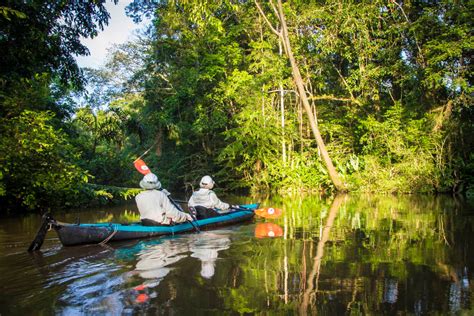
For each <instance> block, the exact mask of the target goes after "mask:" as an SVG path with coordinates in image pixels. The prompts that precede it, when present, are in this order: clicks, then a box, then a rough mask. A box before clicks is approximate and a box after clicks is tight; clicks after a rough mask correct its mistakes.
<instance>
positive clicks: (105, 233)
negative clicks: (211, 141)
mask: <svg viewBox="0 0 474 316" xmlns="http://www.w3.org/2000/svg"><path fill="white" fill-rule="evenodd" d="M257 207H258V204H246V205H240V207H239V208H238V209H234V210H232V211H230V212H228V213H224V214H222V215H219V216H216V217H210V218H205V219H199V220H196V221H193V222H186V223H181V224H175V225H162V226H143V225H142V224H140V223H129V224H123V223H91V224H86V223H84V224H68V223H61V222H57V221H55V220H54V219H52V218H51V217H49V219H48V221H49V224H50V225H51V226H52V228H54V229H55V231H56V232H57V234H58V236H59V240H60V241H61V243H62V244H63V245H64V246H74V245H81V244H100V243H106V242H112V241H121V240H129V239H139V238H149V237H157V236H164V235H175V234H182V233H188V232H192V231H195V230H209V229H213V228H216V227H221V226H227V225H233V224H236V223H240V222H244V221H248V220H251V219H252V218H253V217H254V215H255V213H254V210H255V209H256V208H257ZM39 247H41V245H39ZM39 247H38V248H37V249H39ZM37 249H33V250H37Z"/></svg>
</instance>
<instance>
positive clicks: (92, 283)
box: [0, 195, 474, 315]
mask: <svg viewBox="0 0 474 316" xmlns="http://www.w3.org/2000/svg"><path fill="white" fill-rule="evenodd" d="M242 199H243V198H242ZM262 205H265V206H275V207H280V208H282V209H284V210H285V211H284V214H283V215H282V216H281V217H280V218H277V219H262V218H256V219H255V221H254V222H253V223H246V224H240V225H235V226H232V227H228V228H225V229H220V230H215V231H207V232H201V233H200V234H195V233H191V234H185V235H179V236H174V237H166V238H155V239H149V240H138V241H130V242H120V243H110V244H107V245H105V246H98V245H89V246H77V247H62V246H61V244H60V243H59V241H58V238H57V236H56V235H55V234H54V232H49V233H48V234H47V237H46V241H45V244H44V245H43V248H42V251H41V252H35V253H32V254H29V253H27V252H26V251H25V250H26V248H27V247H28V244H29V243H30V242H31V239H32V238H33V236H34V234H35V232H36V230H37V227H38V225H39V218H36V217H35V216H31V217H25V218H9V219H5V220H3V221H2V222H1V223H0V288H1V290H2V294H3V295H2V296H0V314H2V315H24V314H84V313H87V314H101V315H103V314H107V315H122V314H137V313H138V314H140V313H146V314H178V315H187V314H196V313H198V314H206V315H207V314H219V315H220V314H255V313H257V314H261V313H264V314H267V313H268V314H275V313H276V314H300V315H307V314H321V315H345V314H346V315H352V314H389V315H390V314H392V315H397V314H415V315H421V314H449V313H453V314H462V313H465V314H469V313H472V312H473V308H474V307H473V301H472V297H473V295H474V291H473V290H474V288H473V287H474V280H473V273H472V271H473V269H474V234H473V233H474V213H473V211H472V210H473V208H472V206H470V205H468V204H466V203H464V202H463V201H462V200H456V199H453V198H451V197H443V196H439V197H433V196H371V195H350V196H349V195H341V196H336V197H335V198H333V199H323V198H321V197H319V196H293V197H286V198H283V197H273V198H268V199H264V200H262ZM125 209H127V210H128V212H130V208H129V207H128V208H117V209H116V210H112V209H102V210H98V211H94V212H90V211H84V212H75V213H73V214H55V217H56V218H57V219H58V220H61V221H69V222H71V221H74V220H75V218H77V217H80V218H81V221H82V222H94V221H98V220H106V219H110V218H122V217H121V216H122V215H123V213H124V211H125Z"/></svg>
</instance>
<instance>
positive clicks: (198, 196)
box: [188, 176, 230, 211]
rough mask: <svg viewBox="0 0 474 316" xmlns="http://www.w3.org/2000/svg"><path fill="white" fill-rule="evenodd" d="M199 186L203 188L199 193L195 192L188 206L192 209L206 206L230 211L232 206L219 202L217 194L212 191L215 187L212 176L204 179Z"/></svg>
mask: <svg viewBox="0 0 474 316" xmlns="http://www.w3.org/2000/svg"><path fill="white" fill-rule="evenodd" d="M199 186H200V187H201V188H200V189H199V190H198V191H195V192H193V194H192V195H191V198H190V199H189V202H188V205H189V206H190V207H195V206H204V207H207V208H212V209H219V210H222V211H226V210H228V209H229V207H230V205H229V204H227V203H224V202H222V201H221V200H219V198H218V197H217V195H216V193H215V192H214V191H212V188H213V187H214V181H213V180H212V178H211V177H210V176H204V177H202V179H201V182H200V183H199Z"/></svg>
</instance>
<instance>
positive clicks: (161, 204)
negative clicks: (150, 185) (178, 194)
mask: <svg viewBox="0 0 474 316" xmlns="http://www.w3.org/2000/svg"><path fill="white" fill-rule="evenodd" d="M135 201H136V202H137V207H138V211H139V212H140V218H141V219H145V218H147V219H151V220H154V221H155V222H158V223H160V224H164V225H169V224H170V223H171V221H173V222H175V223H182V222H185V221H186V213H184V212H181V211H179V210H178V209H177V208H176V207H175V206H174V205H173V204H172V203H171V202H170V200H169V199H168V197H167V196H166V194H164V193H163V192H161V191H158V190H146V191H142V192H140V193H139V194H138V195H137V196H136V197H135Z"/></svg>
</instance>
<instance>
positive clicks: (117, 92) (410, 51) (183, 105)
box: [0, 0, 474, 208]
mask: <svg viewBox="0 0 474 316" xmlns="http://www.w3.org/2000/svg"><path fill="white" fill-rule="evenodd" d="M272 3H274V4H276V1H274V2H267V1H262V2H261V3H260V6H262V9H263V12H264V13H265V15H262V14H260V13H259V11H258V10H257V6H256V3H255V2H253V1H239V2H235V1H229V0H221V1H206V2H202V1H143V0H135V1H133V2H132V3H131V4H130V5H129V6H128V7H127V13H128V14H129V16H130V17H132V18H134V19H135V20H137V21H139V20H141V19H142V18H143V17H145V16H146V17H148V18H151V20H152V23H151V25H150V27H149V29H148V31H147V32H145V33H144V34H142V35H141V36H140V37H139V38H138V39H137V40H135V41H132V42H129V43H126V44H123V45H120V46H117V47H115V48H114V49H113V50H112V52H111V54H110V56H109V60H108V62H107V64H106V65H105V66H104V67H102V68H101V69H89V70H86V71H85V72H82V71H80V70H79V69H78V68H77V65H76V63H75V61H74V59H73V56H74V55H81V54H86V53H87V49H86V48H85V47H84V46H82V45H81V44H80V42H79V36H84V37H92V36H94V35H96V34H97V32H98V31H99V30H100V28H101V27H102V26H103V25H104V24H105V23H107V20H108V14H107V12H106V11H105V8H104V3H103V1H96V2H93V3H91V4H85V3H83V2H76V1H72V2H71V4H70V5H66V4H65V3H64V2H54V1H53V2H51V1H48V2H46V1H33V2H27V3H23V2H18V1H10V2H7V3H6V4H5V5H3V6H2V7H0V9H1V10H0V26H1V27H0V29H1V33H0V54H1V56H2V59H1V67H0V69H1V70H0V88H1V91H0V114H1V117H0V118H1V120H2V125H1V129H2V133H1V136H0V137H1V142H0V146H1V148H0V151H1V153H2V155H1V157H0V162H1V163H0V172H1V173H0V196H1V198H2V200H5V201H7V202H8V203H7V204H8V205H19V204H22V205H23V206H25V207H27V208H36V207H43V206H45V205H50V204H49V203H48V202H46V201H48V200H49V198H48V196H49V195H48V194H50V195H51V196H55V197H57V196H58V195H59V198H55V200H56V201H57V202H58V203H59V204H63V205H64V203H65V202H66V201H68V202H69V203H72V204H74V205H77V204H78V203H80V201H81V200H87V199H90V198H91V196H90V192H95V191H94V190H95V189H93V188H92V189H91V185H90V184H88V183H89V182H91V183H94V184H98V185H106V186H107V185H112V186H122V187H127V186H128V187H136V183H137V182H138V178H139V175H138V174H137V173H136V172H134V171H133V169H132V165H131V161H133V159H134V158H136V157H137V156H138V155H139V154H140V153H142V152H143V151H145V150H146V149H147V148H149V147H150V146H152V145H154V147H153V151H152V152H151V153H150V154H148V156H146V158H145V160H146V162H147V164H148V165H149V166H150V167H151V168H152V169H153V170H154V172H156V173H157V174H158V175H159V177H160V179H161V180H162V182H163V184H164V185H165V186H173V189H179V190H181V191H182V190H183V187H185V188H186V189H189V188H190V187H192V186H193V185H196V183H197V181H198V179H199V178H200V177H201V176H202V175H204V174H211V175H213V176H214V177H215V178H216V180H217V182H218V184H219V185H220V187H224V188H226V189H239V188H243V189H252V190H256V191H257V190H265V191H270V190H278V191H301V190H303V191H312V190H317V191H321V190H331V188H333V185H332V183H331V179H330V178H329V176H328V172H327V170H326V168H325V165H324V164H323V163H322V160H321V157H320V151H319V148H318V146H317V145H316V141H315V140H314V138H313V137H312V135H311V128H310V126H309V124H308V118H307V117H306V116H305V115H306V114H304V110H303V106H302V102H301V96H300V95H299V93H298V92H297V89H296V88H295V84H294V79H293V77H292V73H291V68H290V66H289V61H288V59H287V57H286V55H285V47H284V45H282V43H281V42H279V38H278V37H277V36H275V34H274V33H273V30H272V29H271V28H270V27H269V24H268V23H267V22H266V21H265V18H267V19H269V21H268V22H270V24H271V25H273V26H274V27H276V28H277V29H279V28H280V27H281V25H279V24H278V22H279V21H278V20H277V19H275V17H274V16H273V15H272V14H270V13H271V12H273V8H272V7H271V4H272ZM282 7H283V11H284V14H285V17H286V22H287V24H288V25H287V26H288V36H289V40H290V42H291V45H292V50H293V54H294V56H295V59H296V62H297V64H298V67H299V70H300V72H301V76H302V78H303V81H304V85H305V90H306V95H307V97H308V98H309V100H310V102H311V111H312V114H313V115H314V116H315V117H316V118H317V123H318V127H319V129H320V132H321V135H322V137H323V140H324V143H325V144H326V147H327V149H328V153H329V155H330V157H331V159H332V161H333V162H334V165H335V166H336V169H337V172H338V173H339V176H340V177H341V178H342V179H343V182H344V183H345V186H347V187H348V188H349V190H351V191H370V192H405V193H411V192H462V191H466V192H471V193H472V192H473V191H474V168H473V165H474V154H473V148H474V143H473V142H474V129H473V122H474V120H473V118H474V117H473V116H474V110H473V108H472V93H473V89H472V51H473V40H472V29H473V26H472V20H473V19H472V12H473V9H474V8H473V4H472V2H470V1H457V2H452V1H445V0H442V1H439V0H436V1H435V0H431V1H424V2H418V1H404V2H401V1H388V2H387V1H382V0H376V1H365V2H360V3H353V2H352V1H336V0H328V1H316V2H306V1H287V2H285V3H283V6H282ZM84 81H87V82H89V84H90V86H89V89H88V90H87V91H86V94H85V95H84V96H83V97H82V98H81V101H80V102H78V101H77V99H74V98H71V93H72V92H75V93H77V90H78V88H80V87H81V84H82V83H83V82H84ZM22 124H23V126H22ZM30 124H33V125H34V126H37V129H36V130H33V129H28V128H27V127H28V126H29V125H30ZM35 124H36V125H35ZM12 148H17V149H18V150H16V151H15V152H13V151H12V150H11V149H12ZM53 159H54V163H53V162H52V160H53ZM26 162H28V163H31V164H37V165H34V166H33V165H30V164H27V163H26ZM33 162H34V163H33ZM55 164H57V166H55ZM53 183H54V185H53ZM46 184H48V185H46ZM26 188H28V189H26ZM85 188H87V189H85ZM91 190H92V191H91ZM81 192H82V193H81ZM84 192H89V193H86V194H85V193H84ZM76 193H77V194H76ZM81 194H82V195H81ZM81 196H82V197H81ZM85 197H87V198H85ZM41 201H42V202H41Z"/></svg>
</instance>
